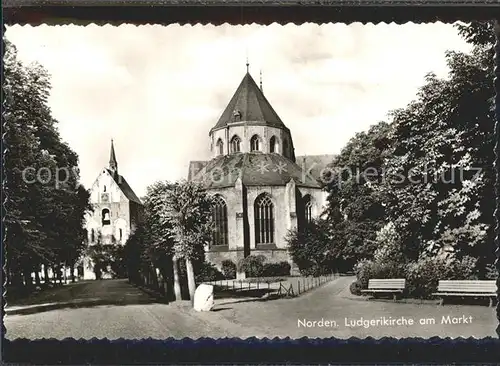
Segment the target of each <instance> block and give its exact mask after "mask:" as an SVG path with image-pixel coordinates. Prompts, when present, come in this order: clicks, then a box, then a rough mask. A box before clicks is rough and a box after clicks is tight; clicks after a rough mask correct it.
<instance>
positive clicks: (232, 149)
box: [188, 64, 333, 276]
mask: <svg viewBox="0 0 500 366" xmlns="http://www.w3.org/2000/svg"><path fill="white" fill-rule="evenodd" d="M209 139H210V149H211V152H212V159H211V160H209V161H193V162H191V164H190V167H189V172H188V179H189V180H191V181H194V182H197V183H200V184H201V185H203V186H204V187H205V188H206V189H207V191H208V192H209V194H211V195H213V197H214V205H213V207H212V210H213V217H214V221H215V223H214V235H213V240H212V242H211V243H210V245H209V246H208V248H207V250H206V258H207V260H208V261H210V262H211V263H213V264H215V265H216V266H221V265H222V262H223V261H224V260H228V259H229V260H231V261H232V262H233V263H235V264H237V263H238V262H239V261H240V260H241V259H242V258H244V257H246V256H248V255H263V256H264V257H265V258H266V260H267V261H269V262H284V261H286V262H289V263H290V264H292V261H291V258H290V256H289V254H288V248H287V242H286V236H287V233H288V232H289V230H291V229H297V228H299V229H301V228H302V227H305V225H306V224H307V223H308V222H310V221H311V220H312V218H313V217H317V216H318V215H319V214H320V212H321V211H322V209H323V207H322V206H323V205H324V202H325V195H324V192H323V191H322V183H321V182H320V180H319V176H318V175H315V174H312V172H313V170H312V169H313V168H314V167H315V166H319V167H320V170H321V166H322V164H319V163H320V162H321V160H322V157H321V156H312V158H314V160H315V161H313V162H312V164H308V163H307V161H309V162H310V161H311V159H305V158H303V157H296V156H295V148H294V144H293V139H292V134H291V132H290V130H289V129H288V127H287V126H286V125H285V124H284V123H283V121H282V120H281V118H280V117H279V116H278V114H277V113H276V111H275V110H274V108H273V107H272V105H271V103H270V102H269V101H268V99H267V97H266V96H265V95H264V92H263V88H262V80H261V81H260V87H259V86H258V85H257V83H256V82H255V80H254V79H253V78H252V76H251V75H250V73H249V70H248V64H247V70H246V73H245V75H244V76H243V79H242V80H241V82H240V84H239V86H238V87H237V89H236V91H235V93H234V94H233V96H232V97H231V99H230V101H229V103H228V104H227V106H226V108H225V109H224V111H223V112H222V114H221V116H220V118H219V119H218V121H217V122H216V124H215V125H214V127H213V128H212V129H211V130H210V131H209ZM325 157H326V159H327V160H329V159H330V158H331V159H332V160H333V157H331V156H325ZM308 158H311V157H308ZM323 166H325V165H323ZM238 275H239V276H240V275H243V274H238Z"/></svg>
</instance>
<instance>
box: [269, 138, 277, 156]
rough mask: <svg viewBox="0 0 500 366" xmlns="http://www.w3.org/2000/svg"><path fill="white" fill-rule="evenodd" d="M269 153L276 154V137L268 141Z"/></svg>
mask: <svg viewBox="0 0 500 366" xmlns="http://www.w3.org/2000/svg"><path fill="white" fill-rule="evenodd" d="M269 152H272V153H273V152H278V149H277V146H276V136H273V137H271V139H270V140H269Z"/></svg>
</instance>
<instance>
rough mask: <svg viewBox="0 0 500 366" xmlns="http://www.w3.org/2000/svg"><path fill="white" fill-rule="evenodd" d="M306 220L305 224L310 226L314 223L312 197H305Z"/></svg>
mask: <svg viewBox="0 0 500 366" xmlns="http://www.w3.org/2000/svg"><path fill="white" fill-rule="evenodd" d="M303 207H304V219H305V223H306V224H309V223H310V222H311V221H312V201H311V196H310V195H308V194H307V195H305V196H304V206H303Z"/></svg>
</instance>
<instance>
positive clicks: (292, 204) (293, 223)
mask: <svg viewBox="0 0 500 366" xmlns="http://www.w3.org/2000/svg"><path fill="white" fill-rule="evenodd" d="M295 190H296V186H295V181H294V180H293V179H290V181H289V182H288V183H287V184H286V187H285V200H286V202H285V207H286V210H287V212H286V228H287V229H288V230H290V229H291V228H293V227H297V202H296V197H295V193H296V192H295Z"/></svg>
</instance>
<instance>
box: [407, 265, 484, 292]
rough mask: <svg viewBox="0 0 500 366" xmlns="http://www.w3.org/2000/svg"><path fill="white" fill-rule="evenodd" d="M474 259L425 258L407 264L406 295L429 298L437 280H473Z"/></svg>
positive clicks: (474, 271)
mask: <svg viewBox="0 0 500 366" xmlns="http://www.w3.org/2000/svg"><path fill="white" fill-rule="evenodd" d="M476 261H477V260H476V259H475V258H472V257H469V256H465V257H464V258H462V259H461V260H456V259H453V258H449V259H445V258H425V259H421V260H419V261H417V262H415V263H412V264H409V265H408V266H407V270H406V278H407V280H408V281H407V290H408V294H409V295H410V296H412V297H416V298H422V299H425V298H430V297H431V294H432V293H433V292H436V290H437V286H438V283H439V280H474V279H477V276H476V270H475V267H476Z"/></svg>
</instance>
